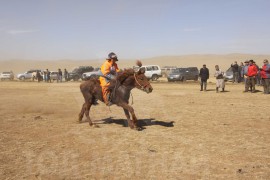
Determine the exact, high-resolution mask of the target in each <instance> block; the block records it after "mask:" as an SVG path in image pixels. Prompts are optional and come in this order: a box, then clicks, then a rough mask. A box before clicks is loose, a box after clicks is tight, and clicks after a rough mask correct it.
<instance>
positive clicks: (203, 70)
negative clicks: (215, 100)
mask: <svg viewBox="0 0 270 180" xmlns="http://www.w3.org/2000/svg"><path fill="white" fill-rule="evenodd" d="M199 76H200V78H201V91H202V90H204V91H206V86H207V79H209V70H208V68H206V65H205V64H204V65H203V67H202V68H201V69H200V74H199Z"/></svg>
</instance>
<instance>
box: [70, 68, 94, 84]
mask: <svg viewBox="0 0 270 180" xmlns="http://www.w3.org/2000/svg"><path fill="white" fill-rule="evenodd" d="M93 70H94V68H93V67H92V66H79V67H76V68H74V69H73V70H72V71H71V72H70V73H68V81H70V80H73V81H78V80H79V79H81V78H82V75H83V73H85V72H92V71H93Z"/></svg>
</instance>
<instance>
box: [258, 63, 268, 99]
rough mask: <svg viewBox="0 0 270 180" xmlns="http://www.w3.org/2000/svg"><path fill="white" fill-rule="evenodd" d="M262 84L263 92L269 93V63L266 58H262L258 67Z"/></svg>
mask: <svg viewBox="0 0 270 180" xmlns="http://www.w3.org/2000/svg"><path fill="white" fill-rule="evenodd" d="M260 70H261V71H260V72H261V77H262V84H263V93H264V94H269V93H270V64H269V62H268V60H267V59H265V60H263V66H262V68H261V69H260Z"/></svg>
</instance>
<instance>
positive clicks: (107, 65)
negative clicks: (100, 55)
mask: <svg viewBox="0 0 270 180" xmlns="http://www.w3.org/2000/svg"><path fill="white" fill-rule="evenodd" d="M100 71H101V73H102V74H103V75H104V76H110V75H112V73H111V72H112V71H115V72H119V71H120V70H119V68H118V66H117V64H116V63H113V61H108V60H106V61H105V62H104V63H103V64H102V66H101V68H100ZM99 80H100V84H101V86H107V85H108V83H109V81H108V79H106V78H104V77H100V78H99Z"/></svg>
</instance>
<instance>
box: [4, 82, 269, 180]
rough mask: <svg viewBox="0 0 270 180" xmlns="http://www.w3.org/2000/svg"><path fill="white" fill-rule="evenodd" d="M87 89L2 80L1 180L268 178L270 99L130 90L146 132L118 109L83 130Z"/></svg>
mask: <svg viewBox="0 0 270 180" xmlns="http://www.w3.org/2000/svg"><path fill="white" fill-rule="evenodd" d="M79 84H80V82H66V83H44V82H42V83H37V82H18V81H13V82H0V102H1V103H0V123H1V125H0V177H1V179H269V177H270V131H269V129H270V114H269V99H270V96H269V95H263V94H262V92H260V91H262V87H257V90H258V92H257V93H254V94H251V93H242V91H243V84H232V83H230V82H229V83H227V85H226V92H224V93H216V92H215V90H214V89H215V84H214V82H213V81H212V83H211V82H210V83H209V85H208V89H209V91H207V92H200V91H199V84H198V82H192V81H191V82H189V81H188V82H185V83H167V82H165V81H164V80H162V79H161V80H160V81H159V82H152V86H153V88H154V91H153V92H152V93H151V94H146V93H144V92H142V91H140V90H137V89H134V90H133V91H132V95H133V100H132V99H130V101H131V102H132V101H133V103H134V104H133V107H134V109H135V113H136V115H137V117H138V119H139V124H140V125H141V126H142V127H143V129H142V130H141V131H136V130H131V129H130V128H129V127H127V124H126V121H125V115H124V112H123V110H122V109H121V108H119V107H117V106H112V107H110V108H108V107H106V106H105V105H104V104H102V103H100V105H98V106H95V107H93V108H92V109H91V112H90V116H91V118H92V120H93V121H94V122H95V123H97V124H98V125H99V128H97V127H90V126H89V125H88V122H85V118H84V119H83V123H80V124H79V123H78V122H77V119H78V113H79V111H80V109H81V105H82V104H83V97H82V95H81V93H80V90H79Z"/></svg>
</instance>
